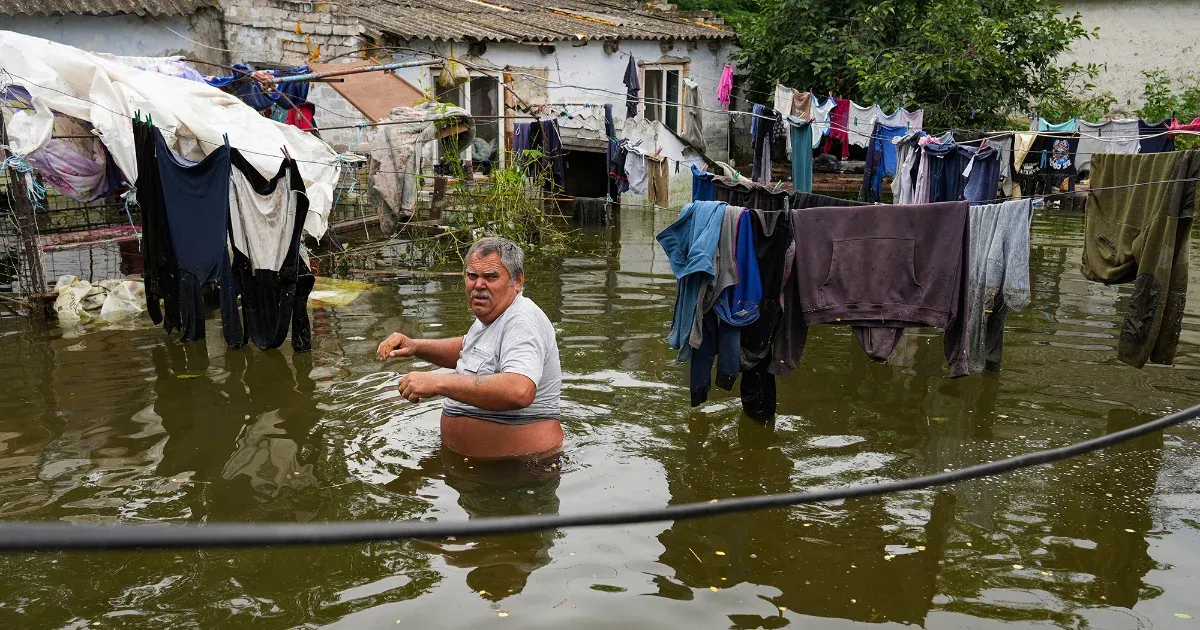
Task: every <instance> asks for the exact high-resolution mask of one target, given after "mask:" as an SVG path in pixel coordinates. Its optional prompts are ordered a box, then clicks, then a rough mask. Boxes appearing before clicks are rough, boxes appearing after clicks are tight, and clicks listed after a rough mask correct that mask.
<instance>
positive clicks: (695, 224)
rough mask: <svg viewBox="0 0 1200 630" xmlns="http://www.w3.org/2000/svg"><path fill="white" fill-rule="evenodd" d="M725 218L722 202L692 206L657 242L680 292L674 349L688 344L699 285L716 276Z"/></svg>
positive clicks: (673, 325) (673, 324) (674, 321)
mask: <svg viewBox="0 0 1200 630" xmlns="http://www.w3.org/2000/svg"><path fill="white" fill-rule="evenodd" d="M724 216H725V202H723V201H697V202H693V203H689V204H688V205H686V206H684V207H683V209H682V210H680V211H679V218H678V219H676V221H675V222H674V223H672V224H671V225H669V226H667V227H666V228H665V229H663V231H661V232H659V233H658V243H659V244H660V245H662V248H663V251H664V252H666V254H667V258H668V259H669V260H670V261H671V271H673V272H674V273H675V280H676V283H677V285H678V289H679V293H678V295H677V296H676V298H675V315H674V317H673V318H672V321H671V334H670V336H669V337H668V341H669V342H670V344H671V347H672V348H683V347H684V346H685V345H687V343H688V336H689V335H690V334H691V330H692V320H694V319H695V317H696V300H697V299H698V298H699V295H700V286H701V284H703V281H704V280H711V279H712V278H713V277H714V276H715V275H716V269H714V268H713V262H712V261H713V254H714V253H716V251H717V239H719V238H720V237H721V219H722V218H724Z"/></svg>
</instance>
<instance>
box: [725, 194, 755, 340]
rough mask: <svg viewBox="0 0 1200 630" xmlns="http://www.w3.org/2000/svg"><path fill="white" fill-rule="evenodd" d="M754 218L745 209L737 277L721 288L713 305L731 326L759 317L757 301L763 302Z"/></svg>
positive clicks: (739, 235) (737, 249)
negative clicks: (731, 283) (732, 283)
mask: <svg viewBox="0 0 1200 630" xmlns="http://www.w3.org/2000/svg"><path fill="white" fill-rule="evenodd" d="M753 221H754V217H752V216H750V213H749V212H742V216H741V217H739V218H738V229H737V246H736V247H735V252H736V253H735V254H734V258H735V260H736V262H737V272H738V281H737V284H735V285H733V286H731V287H728V288H726V289H725V290H724V291H722V292H721V295H719V296H717V302H716V304H714V305H713V310H715V311H716V312H717V317H719V318H721V321H723V322H725V323H726V324H730V325H732V326H745V325H747V324H751V323H753V322H754V321H755V320H757V319H758V305H759V302H762V295H763V290H762V277H761V276H760V275H759V273H758V256H757V254H756V252H755V249H754V226H753V225H752V222H753Z"/></svg>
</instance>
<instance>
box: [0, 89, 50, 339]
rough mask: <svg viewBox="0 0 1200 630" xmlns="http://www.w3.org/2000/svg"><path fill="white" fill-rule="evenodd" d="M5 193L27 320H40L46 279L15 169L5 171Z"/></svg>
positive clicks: (3, 141) (1, 154)
mask: <svg viewBox="0 0 1200 630" xmlns="http://www.w3.org/2000/svg"><path fill="white" fill-rule="evenodd" d="M0 145H4V146H5V147H7V146H8V128H7V127H6V126H5V124H4V116H3V114H2V113H0ZM0 158H4V159H7V158H8V151H7V150H5V149H3V148H0ZM8 193H9V198H10V199H11V200H12V213H13V219H14V221H13V222H14V224H15V225H16V226H17V231H18V232H19V233H20V239H21V250H22V253H23V254H24V260H23V261H22V262H23V264H24V265H25V273H22V274H18V276H17V277H18V278H20V280H21V281H22V284H23V285H25V284H27V285H28V286H23V287H22V288H23V289H24V290H25V292H26V293H27V294H28V298H29V303H30V309H29V312H30V316H32V317H38V318H40V317H42V316H43V315H44V314H45V309H44V308H42V307H41V305H40V303H39V299H40V298H41V297H42V294H43V293H45V292H46V275H45V271H44V270H43V269H42V252H41V249H40V248H39V247H38V242H37V218H36V217H35V216H34V213H33V203H32V202H31V201H30V200H29V192H28V187H27V186H26V185H25V176H24V175H23V174H21V173H18V172H17V171H16V170H15V169H9V170H8Z"/></svg>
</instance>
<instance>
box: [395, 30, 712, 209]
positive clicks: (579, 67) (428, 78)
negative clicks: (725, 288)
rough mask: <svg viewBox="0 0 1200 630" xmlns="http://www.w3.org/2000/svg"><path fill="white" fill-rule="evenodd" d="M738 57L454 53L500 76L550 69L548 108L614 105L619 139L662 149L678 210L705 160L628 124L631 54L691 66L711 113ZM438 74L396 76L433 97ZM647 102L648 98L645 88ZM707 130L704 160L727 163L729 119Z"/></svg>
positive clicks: (578, 48)
mask: <svg viewBox="0 0 1200 630" xmlns="http://www.w3.org/2000/svg"><path fill="white" fill-rule="evenodd" d="M408 46H410V47H412V48H417V49H421V50H434V51H436V52H438V53H441V54H443V55H449V54H450V53H451V47H450V45H449V44H447V43H442V42H437V43H435V42H430V41H414V42H409V43H408ZM734 50H735V49H734V47H733V45H732V44H730V43H720V44H718V45H716V46H710V44H709V43H708V42H675V43H673V44H672V45H670V46H669V47H666V49H665V51H664V47H663V46H662V45H660V43H659V42H657V41H621V42H619V43H618V51H617V52H615V53H611V54H610V53H607V52H605V50H604V43H603V42H599V41H595V42H558V43H557V45H555V46H554V50H553V52H550V53H549V54H547V53H546V52H543V50H542V49H541V48H539V47H538V46H533V45H525V44H494V43H491V44H488V45H487V50H486V51H485V52H484V54H483V55H482V56H481V57H478V58H475V57H468V56H466V53H467V47H466V46H465V45H463V44H456V45H455V46H454V50H453V52H454V54H455V55H456V56H458V57H459V58H461V59H463V60H464V61H467V62H468V63H474V64H476V65H479V66H483V67H489V68H496V69H497V71H498V72H499V71H501V70H502V69H503V68H505V67H510V66H511V67H520V68H545V69H546V70H547V71H548V73H549V78H548V81H547V82H546V83H547V85H548V87H547V90H546V92H547V94H546V97H547V103H548V104H551V105H553V104H560V103H569V104H581V103H586V104H593V105H604V104H607V103H611V104H612V105H613V117H614V122H615V126H616V128H617V132H618V136H619V137H621V138H628V139H630V140H635V141H636V140H641V141H642V147H644V148H648V150H649V151H650V152H654V151H655V150H658V149H661V154H662V155H665V156H667V158H668V159H669V160H670V162H671V163H670V167H669V173H670V177H671V186H670V189H671V196H670V204H669V205H670V206H672V207H677V206H681V205H683V204H685V203H687V202H689V201H691V181H692V180H691V171H690V169H689V168H688V165H689V164H692V163H702V162H703V160H702V159H701V158H700V156H699V155H697V154H696V153H695V152H693V151H691V150H690V149H689V148H687V146H686V145H685V144H684V143H683V142H681V141H680V140H679V138H677V137H675V135H674V134H672V133H671V132H670V131H669V130H668V129H667V128H666V127H664V126H663V125H662V124H660V123H649V122H647V121H644V120H640V119H639V120H637V122H636V123H634V124H626V121H625V120H624V119H625V111H626V107H625V89H626V88H625V84H624V82H623V81H624V76H625V69H626V66H627V65H628V63H629V55H632V56H633V57H634V59H636V60H637V61H638V62H641V63H647V64H654V63H680V62H686V63H687V64H688V65H687V75H686V76H690V77H691V78H692V79H693V80H695V81H696V82H697V83H698V84H699V85H700V94H701V101H702V102H701V105H702V106H703V107H704V108H708V109H721V106H720V104H719V103H717V85H718V83H719V82H720V78H721V71H722V69H723V68H724V66H725V64H726V63H727V62H728V60H729V56H730V55H731V54H732V52H733V51H734ZM411 58H413V57H412V55H411V54H410V55H404V54H400V55H397V56H396V59H397V60H407V59H411ZM436 72H437V70H432V71H431V70H430V69H428V68H415V69H405V70H401V71H398V74H400V76H402V77H404V78H405V79H406V80H408V81H410V82H411V83H413V84H414V85H418V86H421V87H422V88H424V89H426V90H435V89H436V88H435V85H434V80H435V76H434V74H435V73H436ZM643 83H644V82H643ZM642 95H643V96H644V95H645V89H644V87H643V90H642ZM681 115H682V109H681ZM703 126H704V140H705V145H706V146H705V149H706V150H705V153H706V155H708V156H709V157H711V158H713V159H716V160H725V159H727V156H728V151H727V147H728V130H729V126H728V123H727V119H726V116H725V115H724V114H720V113H717V112H707V111H706V112H704V113H703ZM677 163H679V165H678V168H677V167H676V164H677ZM621 200H622V202H623V203H624V204H626V205H631V206H635V205H638V204H643V203H645V201H646V199H645V197H644V196H641V195H632V194H626V195H622V199H621Z"/></svg>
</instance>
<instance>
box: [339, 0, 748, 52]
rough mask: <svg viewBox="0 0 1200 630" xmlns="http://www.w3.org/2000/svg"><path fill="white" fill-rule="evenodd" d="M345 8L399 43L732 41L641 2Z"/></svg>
mask: <svg viewBox="0 0 1200 630" xmlns="http://www.w3.org/2000/svg"><path fill="white" fill-rule="evenodd" d="M359 2H360V3H359V4H352V5H350V6H347V7H345V8H346V10H348V11H350V12H351V13H353V14H355V15H357V16H358V17H359V19H361V20H363V22H364V23H365V24H366V25H367V26H370V27H373V28H375V29H378V30H379V31H382V32H385V33H389V34H392V35H397V36H399V37H402V38H404V39H432V40H441V41H484V42H489V41H490V42H555V41H564V40H594V39H599V40H612V39H649V40H659V39H675V40H700V39H733V38H735V37H737V35H736V34H735V33H734V32H733V31H727V30H725V29H723V28H721V27H720V26H716V25H713V24H708V23H706V22H704V21H702V20H700V19H696V18H688V17H684V16H683V15H680V14H679V13H678V12H677V11H674V10H664V9H658V8H654V7H655V6H665V5H651V4H646V3H641V2H624V1H622V0H609V1H608V2H585V1H581V0H545V3H544V4H539V3H536V2H530V1H528V0H377V1H375V2H370V3H369V4H367V3H366V1H365V0H359Z"/></svg>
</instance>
